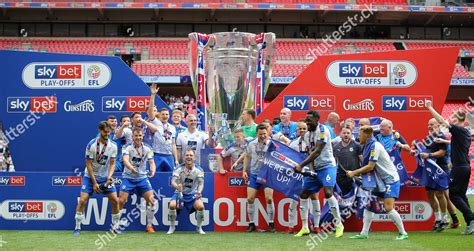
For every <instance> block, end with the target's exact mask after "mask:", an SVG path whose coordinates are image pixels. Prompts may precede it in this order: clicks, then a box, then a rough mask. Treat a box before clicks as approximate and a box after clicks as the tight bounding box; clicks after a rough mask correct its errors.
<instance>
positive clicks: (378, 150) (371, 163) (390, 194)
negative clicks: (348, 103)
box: [347, 126, 408, 240]
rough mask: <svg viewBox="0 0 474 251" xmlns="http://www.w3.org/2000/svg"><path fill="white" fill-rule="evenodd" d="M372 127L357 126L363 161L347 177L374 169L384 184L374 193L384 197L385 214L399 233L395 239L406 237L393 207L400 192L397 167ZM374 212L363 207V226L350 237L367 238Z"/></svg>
mask: <svg viewBox="0 0 474 251" xmlns="http://www.w3.org/2000/svg"><path fill="white" fill-rule="evenodd" d="M373 132H374V131H373V129H372V127H370V126H362V127H360V128H359V141H360V143H361V144H363V145H364V150H363V163H362V165H363V166H362V167H361V168H359V169H356V170H354V171H348V172H347V177H349V178H352V177H354V176H357V175H360V174H364V173H368V172H370V171H372V170H373V171H374V172H375V175H376V177H380V179H381V180H382V182H383V184H384V191H379V192H382V193H376V195H377V196H379V197H383V198H384V203H383V207H384V209H385V212H386V213H387V215H388V216H389V217H390V219H392V221H393V222H394V223H395V225H396V226H397V228H398V232H399V235H398V236H397V238H396V240H405V239H408V234H407V232H406V231H405V228H404V226H403V222H402V218H401V217H400V214H398V212H397V210H395V208H394V204H395V199H396V198H398V196H399V193H400V177H399V176H398V172H397V168H396V167H395V165H394V164H393V162H392V160H391V159H390V155H388V153H387V151H386V150H385V148H384V146H383V145H382V144H380V143H379V142H377V140H376V139H375V138H374V136H373ZM374 215H375V214H374V213H373V212H371V211H369V210H367V209H364V226H363V228H362V232H361V233H360V234H358V235H355V236H352V237H351V238H352V239H368V238H369V230H370V224H371V223H372V219H373V217H374Z"/></svg>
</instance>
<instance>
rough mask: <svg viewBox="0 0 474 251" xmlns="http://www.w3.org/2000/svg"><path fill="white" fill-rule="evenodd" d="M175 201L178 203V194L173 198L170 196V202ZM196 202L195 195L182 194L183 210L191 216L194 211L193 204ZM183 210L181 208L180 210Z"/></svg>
mask: <svg viewBox="0 0 474 251" xmlns="http://www.w3.org/2000/svg"><path fill="white" fill-rule="evenodd" d="M173 200H176V202H177V203H178V201H177V200H178V193H176V192H175V193H174V194H173V196H171V201H173ZM195 201H196V194H195V193H193V194H183V204H184V208H186V210H188V212H189V214H192V213H193V212H194V211H196V209H194V202H195ZM180 209H183V208H180Z"/></svg>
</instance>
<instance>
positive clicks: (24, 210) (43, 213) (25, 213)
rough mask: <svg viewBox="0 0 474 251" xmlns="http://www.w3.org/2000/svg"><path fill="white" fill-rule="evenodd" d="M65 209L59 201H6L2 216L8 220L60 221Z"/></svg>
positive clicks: (0, 211) (1, 211)
mask: <svg viewBox="0 0 474 251" xmlns="http://www.w3.org/2000/svg"><path fill="white" fill-rule="evenodd" d="M64 212H65V208H64V205H63V203H62V202H60V201H58V200H5V201H3V202H2V204H1V205H0V214H1V215H2V217H3V218H4V219H7V220H59V219H61V218H62V217H63V216H64Z"/></svg>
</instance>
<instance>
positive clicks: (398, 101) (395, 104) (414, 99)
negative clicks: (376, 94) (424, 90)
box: [382, 95, 433, 112]
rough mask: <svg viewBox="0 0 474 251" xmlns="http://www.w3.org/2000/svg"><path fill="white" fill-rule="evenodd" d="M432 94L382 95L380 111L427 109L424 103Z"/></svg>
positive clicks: (429, 99)
mask: <svg viewBox="0 0 474 251" xmlns="http://www.w3.org/2000/svg"><path fill="white" fill-rule="evenodd" d="M428 101H431V102H433V97H432V96H415V95H413V96H382V111H388V112H399V111H402V112H404V111H427V109H426V103H427V102H428Z"/></svg>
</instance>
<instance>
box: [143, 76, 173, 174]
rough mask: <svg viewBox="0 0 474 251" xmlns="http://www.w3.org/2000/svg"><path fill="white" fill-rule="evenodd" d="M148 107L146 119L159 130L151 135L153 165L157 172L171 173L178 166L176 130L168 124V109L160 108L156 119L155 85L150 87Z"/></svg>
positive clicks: (156, 88) (156, 90) (156, 89)
mask: <svg viewBox="0 0 474 251" xmlns="http://www.w3.org/2000/svg"><path fill="white" fill-rule="evenodd" d="M150 92H151V96H150V106H149V107H148V111H147V114H148V119H149V120H150V122H151V123H152V124H154V125H155V126H157V127H159V128H160V129H159V130H157V131H156V132H154V133H153V140H152V145H151V146H152V149H153V152H154V153H155V157H154V158H155V164H156V167H157V171H158V172H171V171H173V169H174V167H175V166H178V165H179V160H178V151H177V149H176V138H175V137H176V128H175V127H174V126H173V125H171V124H170V123H168V120H169V118H170V113H169V111H168V109H166V108H162V109H161V110H160V112H159V117H157V116H156V115H157V114H156V113H155V111H154V107H155V96H156V94H157V93H158V87H157V85H156V84H152V85H151V86H150Z"/></svg>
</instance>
